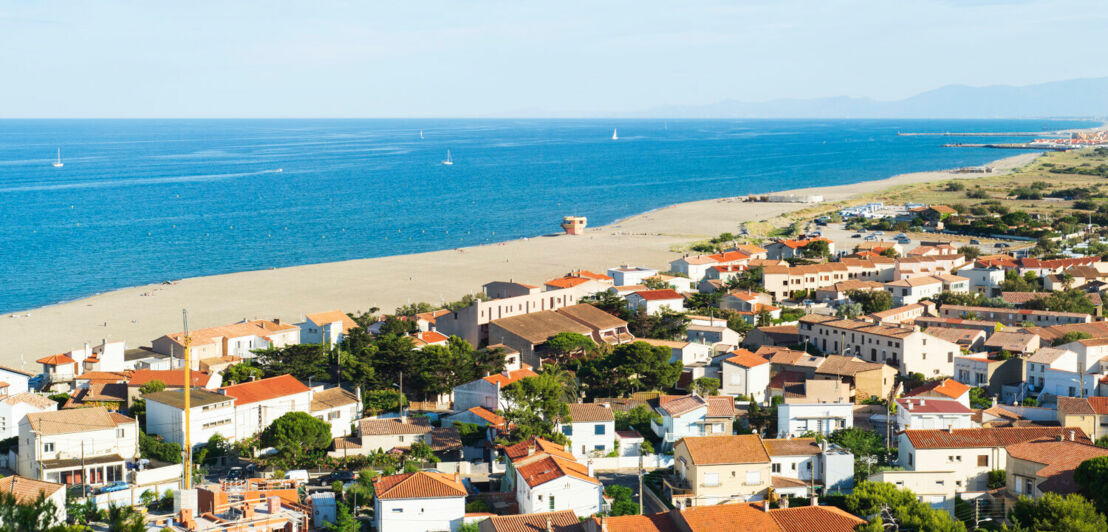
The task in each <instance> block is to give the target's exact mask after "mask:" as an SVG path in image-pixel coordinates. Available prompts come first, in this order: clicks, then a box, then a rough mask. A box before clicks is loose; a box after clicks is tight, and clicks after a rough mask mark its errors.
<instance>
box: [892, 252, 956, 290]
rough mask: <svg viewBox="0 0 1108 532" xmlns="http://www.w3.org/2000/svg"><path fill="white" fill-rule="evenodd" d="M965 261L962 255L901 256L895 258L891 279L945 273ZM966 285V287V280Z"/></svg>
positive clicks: (948, 272)
mask: <svg viewBox="0 0 1108 532" xmlns="http://www.w3.org/2000/svg"><path fill="white" fill-rule="evenodd" d="M965 263H966V258H965V257H963V256H962V255H942V256H931V257H902V258H899V259H896V265H895V266H894V267H893V279H894V280H900V279H910V278H913V277H932V276H936V275H946V274H950V273H951V272H953V271H954V269H956V268H958V267H959V266H961V265H963V264H965ZM966 286H967V289H968V286H969V284H968V281H967V283H966Z"/></svg>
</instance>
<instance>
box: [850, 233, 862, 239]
mask: <svg viewBox="0 0 1108 532" xmlns="http://www.w3.org/2000/svg"><path fill="white" fill-rule="evenodd" d="M850 238H862V234H861V233H854V234H853V235H850Z"/></svg>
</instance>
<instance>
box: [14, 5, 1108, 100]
mask: <svg viewBox="0 0 1108 532" xmlns="http://www.w3.org/2000/svg"><path fill="white" fill-rule="evenodd" d="M1106 28H1108V2H1106V1H1105V0H1065V1H1063V0H1054V1H1050V0H1011V1H1004V0H805V1H798V0H764V1H763V0H751V1H744V0H731V1H708V0H705V1H695V0H694V1H676V2H675V1H672V0H669V1H653V0H628V1H609V0H599V1H597V0H590V1H580V2H578V1H570V0H557V1H544V2H531V1H520V0H512V1H503V2H499V1H497V2H493V1H480V0H470V1H454V2H436V1H424V0H420V1H400V2H391V1H385V0H378V1H373V0H361V1H350V2H338V1H326V0H313V1H303V2H295V1H268V2H261V1H247V0H233V1H226V0H224V1H212V2H208V1H188V2H141V1H137V0H135V1H130V2H122V1H112V0H103V1H97V2H84V1H72V2H63V1H49V0H48V1H42V2H5V3H2V4H0V117H378V116H413V117H424V116H593V115H605V114H611V113H621V112H628V111H637V110H642V109H649V108H652V107H655V106H660V105H671V104H705V103H715V102H718V101H721V100H726V99H736V100H744V101H761V100H767V99H773V98H781V97H821V96H839V95H849V96H868V97H873V98H877V99H899V98H903V97H907V96H910V95H912V94H915V93H918V92H921V91H925V90H929V89H932V88H936V87H939V86H942V85H947V84H955V83H958V84H969V85H988V84H1015V85H1023V84H1031V83H1038V82H1043V81H1053V80H1061V79H1069V78H1078V77H1101V76H1106V75H1108V64H1106V63H1105V61H1104V59H1103V50H1104V47H1103V45H1102V43H1101V41H1102V40H1103V37H1104V32H1105V29H1106Z"/></svg>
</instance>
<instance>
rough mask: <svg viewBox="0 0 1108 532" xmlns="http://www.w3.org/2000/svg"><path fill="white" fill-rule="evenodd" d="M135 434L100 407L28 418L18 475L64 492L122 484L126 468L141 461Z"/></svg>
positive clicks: (126, 421) (134, 427)
mask: <svg viewBox="0 0 1108 532" xmlns="http://www.w3.org/2000/svg"><path fill="white" fill-rule="evenodd" d="M138 430H139V429H138V423H137V422H136V421H135V420H134V419H131V418H129V417H127V416H124V415H121V414H117V413H114V412H108V409H106V408H104V407H93V408H81V409H75V410H58V411H56V412H36V413H30V414H27V415H26V416H25V417H24V418H23V420H22V421H20V422H19V456H18V460H17V462H16V464H17V467H16V472H17V473H18V474H19V475H20V476H23V477H27V478H32V479H35V480H46V481H48V482H60V483H62V484H65V485H67V486H70V485H75V484H89V485H100V484H106V483H109V482H116V481H125V480H127V478H126V475H125V473H126V471H127V464H129V463H132V462H134V461H135V460H137V459H138V457H139V446H138V440H139V436H138ZM75 442H80V443H75Z"/></svg>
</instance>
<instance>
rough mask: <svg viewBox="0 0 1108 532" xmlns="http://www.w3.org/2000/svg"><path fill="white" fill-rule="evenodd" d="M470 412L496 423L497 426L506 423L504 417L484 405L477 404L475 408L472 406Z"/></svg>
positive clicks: (493, 423)
mask: <svg viewBox="0 0 1108 532" xmlns="http://www.w3.org/2000/svg"><path fill="white" fill-rule="evenodd" d="M468 412H470V413H472V414H473V415H475V416H477V417H479V418H481V419H483V420H485V421H487V422H489V423H491V424H492V425H495V426H503V425H504V418H502V417H500V416H498V415H496V414H495V413H494V412H492V411H491V410H489V409H487V408H485V407H483V406H475V407H473V408H470V409H469V410H468Z"/></svg>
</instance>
